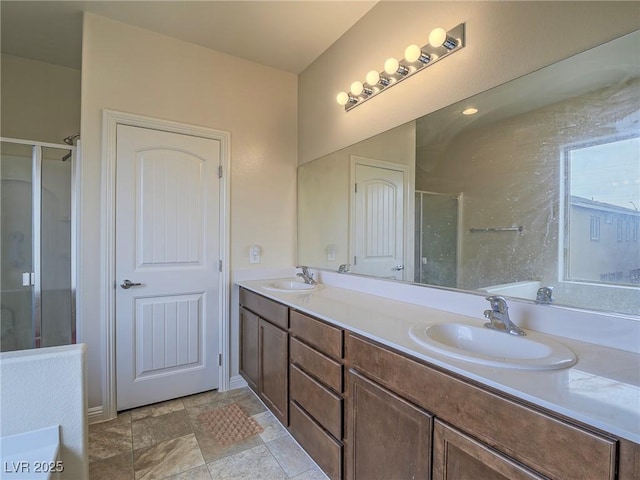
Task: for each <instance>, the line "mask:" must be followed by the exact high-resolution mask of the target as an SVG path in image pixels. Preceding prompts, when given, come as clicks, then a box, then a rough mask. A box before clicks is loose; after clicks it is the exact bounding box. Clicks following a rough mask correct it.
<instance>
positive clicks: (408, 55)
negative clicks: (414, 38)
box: [404, 43, 431, 64]
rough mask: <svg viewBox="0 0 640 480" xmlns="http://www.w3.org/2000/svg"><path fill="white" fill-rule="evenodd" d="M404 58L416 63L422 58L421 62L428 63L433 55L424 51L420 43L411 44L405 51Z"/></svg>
mask: <svg viewBox="0 0 640 480" xmlns="http://www.w3.org/2000/svg"><path fill="white" fill-rule="evenodd" d="M404 59H405V60H406V61H407V62H409V63H415V62H417V61H418V60H420V62H421V63H424V64H427V63H429V62H430V61H431V56H430V55H429V54H427V53H424V52H423V51H422V48H420V45H416V44H415V43H414V44H413V45H409V46H408V47H407V48H406V49H405V51H404Z"/></svg>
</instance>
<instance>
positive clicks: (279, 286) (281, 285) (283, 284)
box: [262, 280, 322, 293]
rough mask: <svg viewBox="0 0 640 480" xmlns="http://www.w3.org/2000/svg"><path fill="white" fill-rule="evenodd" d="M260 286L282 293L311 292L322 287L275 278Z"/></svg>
mask: <svg viewBox="0 0 640 480" xmlns="http://www.w3.org/2000/svg"><path fill="white" fill-rule="evenodd" d="M262 288H264V289H265V290H269V291H271V292H283V293H311V292H315V291H317V290H320V289H321V288H322V285H320V284H316V285H309V284H307V283H304V282H301V281H298V280H276V281H273V282H268V283H265V284H264V285H262Z"/></svg>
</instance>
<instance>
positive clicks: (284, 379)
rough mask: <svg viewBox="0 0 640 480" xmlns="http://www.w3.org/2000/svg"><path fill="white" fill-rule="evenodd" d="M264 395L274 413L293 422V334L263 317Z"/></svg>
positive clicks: (261, 331) (261, 342)
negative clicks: (290, 398)
mask: <svg viewBox="0 0 640 480" xmlns="http://www.w3.org/2000/svg"><path fill="white" fill-rule="evenodd" d="M258 328H259V340H260V344H259V347H260V362H259V366H260V383H259V392H260V397H261V398H262V400H263V401H264V403H266V404H267V406H268V407H269V409H270V410H271V411H272V412H273V414H274V415H275V416H276V417H277V418H278V419H279V420H280V421H281V422H282V423H283V424H284V425H286V426H288V425H289V415H288V411H289V410H288V406H289V401H288V393H289V348H288V347H289V345H288V344H289V342H288V337H289V334H288V333H287V332H286V331H284V330H280V329H279V328H278V327H276V326H274V325H271V324H270V323H269V322H267V321H265V320H263V319H259V324H258Z"/></svg>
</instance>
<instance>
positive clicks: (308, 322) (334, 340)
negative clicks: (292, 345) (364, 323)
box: [289, 310, 343, 360]
mask: <svg viewBox="0 0 640 480" xmlns="http://www.w3.org/2000/svg"><path fill="white" fill-rule="evenodd" d="M289 321H290V325H291V330H290V333H291V335H293V336H294V337H297V338H300V339H301V340H303V341H304V342H305V343H308V344H309V345H312V346H313V347H315V348H316V349H318V350H320V351H321V352H322V353H324V354H325V355H328V356H329V357H331V358H333V359H335V360H340V359H341V358H342V344H343V342H342V330H340V329H339V328H336V327H332V326H331V325H327V324H326V323H323V322H321V321H319V320H316V319H315V318H312V317H310V316H308V315H305V314H303V313H300V312H297V311H295V310H291V313H290V319H289Z"/></svg>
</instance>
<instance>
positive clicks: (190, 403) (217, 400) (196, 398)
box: [182, 390, 233, 408]
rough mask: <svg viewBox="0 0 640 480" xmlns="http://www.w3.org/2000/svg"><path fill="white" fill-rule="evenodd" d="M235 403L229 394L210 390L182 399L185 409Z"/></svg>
mask: <svg viewBox="0 0 640 480" xmlns="http://www.w3.org/2000/svg"><path fill="white" fill-rule="evenodd" d="M231 402H233V400H232V398H231V394H230V393H229V392H218V391H217V390H210V391H208V392H202V393H196V394H195V395H189V396H188V397H182V403H183V405H184V407H185V408H190V407H198V406H201V405H212V404H214V405H218V404H220V405H227V404H229V403H231Z"/></svg>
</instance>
